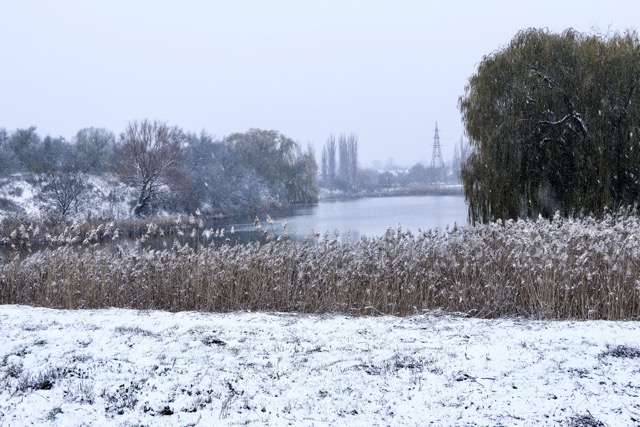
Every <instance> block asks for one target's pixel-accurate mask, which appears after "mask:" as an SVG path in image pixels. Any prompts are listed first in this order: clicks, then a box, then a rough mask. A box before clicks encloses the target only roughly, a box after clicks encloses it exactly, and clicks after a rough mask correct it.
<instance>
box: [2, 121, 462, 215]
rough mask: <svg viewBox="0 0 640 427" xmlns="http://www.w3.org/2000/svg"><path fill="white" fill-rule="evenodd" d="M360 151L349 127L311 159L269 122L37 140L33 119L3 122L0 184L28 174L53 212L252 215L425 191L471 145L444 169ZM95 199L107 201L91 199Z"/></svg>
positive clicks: (144, 124) (147, 127) (89, 131)
mask: <svg viewBox="0 0 640 427" xmlns="http://www.w3.org/2000/svg"><path fill="white" fill-rule="evenodd" d="M359 150H360V146H359V139H358V136H357V135H356V134H355V133H349V134H346V133H342V134H339V135H338V136H336V135H333V134H332V135H330V136H329V137H328V139H327V141H326V143H325V145H324V146H323V149H322V152H321V153H320V156H319V159H318V160H317V159H316V155H317V153H316V152H315V150H314V148H313V145H311V144H309V145H308V146H307V147H302V146H301V145H300V144H299V143H297V142H296V141H294V140H292V139H291V138H289V137H287V136H286V135H283V134H282V133H280V132H278V131H275V130H262V129H249V130H248V131H246V132H238V133H233V134H231V135H228V136H226V137H224V138H221V139H218V138H214V137H213V136H212V135H210V134H208V133H206V132H201V133H199V134H196V133H193V132H188V131H185V130H183V129H181V128H179V127H177V126H170V125H168V124H167V123H165V122H159V121H150V120H142V121H139V122H138V121H132V122H130V123H129V124H128V125H127V126H126V128H125V129H124V130H123V131H122V132H121V133H120V134H119V135H117V136H116V134H114V133H113V132H112V131H110V130H108V129H104V128H95V127H88V128H84V129H80V130H79V131H78V132H77V133H76V134H75V135H74V136H73V138H71V140H65V139H64V138H62V137H52V136H49V135H47V136H45V137H44V138H42V137H41V136H40V135H39V134H38V133H37V130H36V128H35V127H34V126H32V127H29V128H25V129H16V130H14V131H12V132H9V131H7V130H6V129H3V128H0V185H1V186H4V185H7V183H8V182H10V181H11V180H12V178H16V179H22V180H26V181H27V182H28V183H30V184H31V185H32V186H33V191H34V192H36V193H37V196H36V199H37V200H39V201H40V202H42V207H43V208H44V209H45V210H46V212H47V213H46V215H47V216H48V217H49V218H50V219H53V220H68V219H71V218H72V217H73V218H75V217H77V216H78V215H86V216H91V215H94V216H100V217H120V216H121V215H126V216H128V215H132V216H150V215H156V214H161V213H167V214H191V213H194V212H196V211H200V212H202V213H204V214H208V215H212V216H219V217H221V216H235V215H251V217H253V216H255V215H256V214H259V213H267V212H274V211H277V210H282V209H288V208H291V207H294V206H298V205H308V204H315V203H317V202H318V200H319V198H320V191H321V190H322V192H323V194H324V195H325V196H327V197H359V196H376V195H393V194H396V195H403V194H424V191H425V188H424V187H420V186H421V185H426V186H433V185H434V184H437V185H439V184H443V183H455V182H457V179H458V173H457V169H455V168H458V167H459V165H460V164H461V163H462V162H463V160H464V158H465V156H466V153H467V151H468V147H467V145H466V143H463V141H462V140H461V142H460V147H456V153H457V154H456V156H455V158H454V161H453V163H452V164H451V165H450V166H448V167H447V168H446V170H442V171H434V170H432V168H428V167H425V166H424V165H422V164H420V163H417V164H415V165H414V166H412V167H410V168H401V167H397V166H393V165H388V166H387V167H386V168H362V167H361V165H360V164H359V159H358V155H359ZM426 151H427V147H425V152H426ZM318 161H319V163H320V166H318V163H317V162H318ZM443 177H444V178H443ZM407 189H408V190H407ZM431 190H432V187H429V188H428V191H431ZM15 191H21V190H19V189H17V190H15ZM29 191H31V190H29ZM96 197H100V198H101V199H102V200H103V202H104V203H102V204H100V205H105V206H108V207H102V208H100V209H97V208H96V206H95V205H96V203H95V202H93V206H92V205H91V202H90V201H91V200H94V201H95V200H96ZM12 203H13V202H12V201H11V200H10V199H9V198H6V197H2V196H0V209H3V210H8V211H14V212H17V211H19V208H18V207H17V206H13V205H12ZM127 203H128V208H124V206H126V205H127Z"/></svg>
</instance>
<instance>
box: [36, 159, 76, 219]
mask: <svg viewBox="0 0 640 427" xmlns="http://www.w3.org/2000/svg"><path fill="white" fill-rule="evenodd" d="M45 175H46V184H45V185H44V186H43V188H42V193H41V194H42V197H43V198H45V199H47V200H49V201H51V202H52V203H53V204H54V205H55V206H56V208H57V210H58V212H59V214H60V216H61V217H62V218H66V217H67V215H68V214H69V213H71V210H72V208H75V210H76V212H77V211H78V202H79V201H80V196H81V195H82V193H83V192H84V191H85V190H86V188H87V179H86V177H85V175H84V174H83V173H82V172H81V171H79V170H78V169H76V168H73V167H65V168H62V169H59V170H50V171H48V172H46V174H45Z"/></svg>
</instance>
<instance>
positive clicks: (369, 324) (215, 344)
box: [0, 305, 640, 426]
mask: <svg viewBox="0 0 640 427" xmlns="http://www.w3.org/2000/svg"><path fill="white" fill-rule="evenodd" d="M639 331H640V324H639V323H637V322H606V321H586V322H571V321H555V322H547V321H544V322H543V321H524V320H519V319H511V320H510V319H501V320H480V319H466V318H460V317H452V316H445V315H439V314H437V313H436V314H430V315H424V316H414V317H407V318H396V317H377V318H371V317H357V318H349V317H344V316H300V315H292V314H283V315H278V314H264V313H237V314H206V313H194V312H184V313H175V314H173V313H167V312H157V311H134V310H122V309H109V310H77V311H74V310H51V309H43V308H31V307H26V306H12V305H6V306H0V341H1V342H2V345H1V346H0V426H26V425H42V424H48V425H56V426H81V425H92V426H96V425H118V426H125V425H127V426H131V425H167V426H169V425H171V426H174V425H176V426H177V425H180V426H186V425H231V424H235V425H238V424H242V425H272V426H279V425H294V426H312V425H313V426H320V425H327V426H329V425H332V426H335V425H350V426H352V425H361V426H372V425H378V426H386V425H411V426H415V425H438V426H440V425H443V426H453V425H458V426H462V425H464V426H495V425H505V426H515V425H522V426H525V425H545V424H548V425H558V423H560V424H561V425H601V424H596V422H597V421H600V422H602V423H605V425H611V426H614V425H615V426H626V425H629V426H633V425H638V424H639V423H640V365H639V363H640V350H639V349H640V333H639ZM579 420H582V421H584V422H591V423H592V424H577V423H575V422H577V421H579ZM572 422H574V424H572Z"/></svg>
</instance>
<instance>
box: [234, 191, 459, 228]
mask: <svg viewBox="0 0 640 427" xmlns="http://www.w3.org/2000/svg"><path fill="white" fill-rule="evenodd" d="M260 219H261V221H263V223H262V225H263V227H264V228H265V229H267V230H269V229H273V231H275V232H276V233H280V232H281V231H282V222H283V221H284V219H285V218H284V217H277V218H275V217H274V218H273V220H274V222H273V224H271V225H270V224H267V223H266V222H265V221H264V218H260ZM286 219H287V223H288V226H287V229H288V231H289V234H292V235H294V236H296V237H304V236H309V235H311V230H312V229H313V230H315V231H318V232H320V233H324V232H325V231H329V232H330V233H333V232H334V231H335V230H338V232H339V233H340V235H341V236H342V237H343V238H346V235H347V232H350V233H351V237H352V238H353V239H359V238H360V236H367V237H374V236H381V235H383V234H384V233H385V232H386V230H387V229H388V228H389V227H392V228H394V229H396V228H398V225H400V226H402V229H403V230H411V231H412V232H413V233H414V234H416V233H418V230H428V229H431V228H439V229H440V230H444V229H445V228H446V227H447V225H449V226H453V224H454V223H457V224H458V225H466V224H467V207H466V205H465V202H464V197H462V196H420V197H382V198H370V199H357V200H347V201H337V202H321V203H319V204H318V205H317V206H313V207H307V208H300V209H296V210H295V211H294V214H293V215H289V216H288V217H287V218H286ZM252 226H253V225H252V224H251V225H250V224H235V227H236V229H238V230H243V229H245V230H246V229H249V228H251V227H252Z"/></svg>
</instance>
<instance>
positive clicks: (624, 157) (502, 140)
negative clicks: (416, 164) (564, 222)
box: [459, 29, 640, 222]
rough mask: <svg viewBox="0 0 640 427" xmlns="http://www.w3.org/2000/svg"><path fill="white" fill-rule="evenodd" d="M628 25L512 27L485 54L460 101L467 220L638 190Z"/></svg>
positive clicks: (636, 102)
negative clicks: (505, 39)
mask: <svg viewBox="0 0 640 427" xmlns="http://www.w3.org/2000/svg"><path fill="white" fill-rule="evenodd" d="M639 79H640V41H639V39H638V35H637V34H636V33H635V32H626V33H624V34H618V33H616V34H612V35H606V36H602V35H587V34H581V33H578V32H576V31H573V30H567V31H565V32H563V33H562V34H554V33H551V32H549V31H547V30H540V29H529V30H525V31H521V32H519V33H518V34H517V35H516V36H515V37H514V38H513V40H511V43H510V44H509V45H507V46H506V47H505V48H503V49H501V50H499V51H497V52H495V53H493V54H491V55H488V56H486V57H485V58H484V59H483V60H482V62H481V63H480V64H479V66H478V70H477V72H476V74H474V75H473V76H472V77H471V78H470V79H469V82H468V84H467V86H466V88H465V93H464V95H463V96H462V97H461V98H460V100H459V108H460V111H461V113H462V118H463V122H464V125H465V130H466V132H467V134H468V136H469V138H470V140H471V144H472V145H473V150H472V153H471V154H470V157H469V159H468V161H467V162H465V163H464V165H463V167H462V179H463V185H464V193H465V197H466V198H467V201H468V203H469V216H470V219H471V220H472V221H474V222H475V221H480V222H486V221H491V220H495V219H498V218H517V217H532V216H537V215H539V214H540V215H543V216H545V217H550V216H552V215H553V214H554V212H556V211H559V212H560V213H561V214H562V215H572V214H579V213H581V212H583V213H586V214H588V213H594V214H596V215H601V214H602V213H603V212H604V211H605V209H606V208H610V209H614V210H615V209H618V208H620V207H622V206H627V205H634V204H636V203H637V202H638V198H639V197H640V181H639V180H640V92H639V91H638V83H639Z"/></svg>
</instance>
